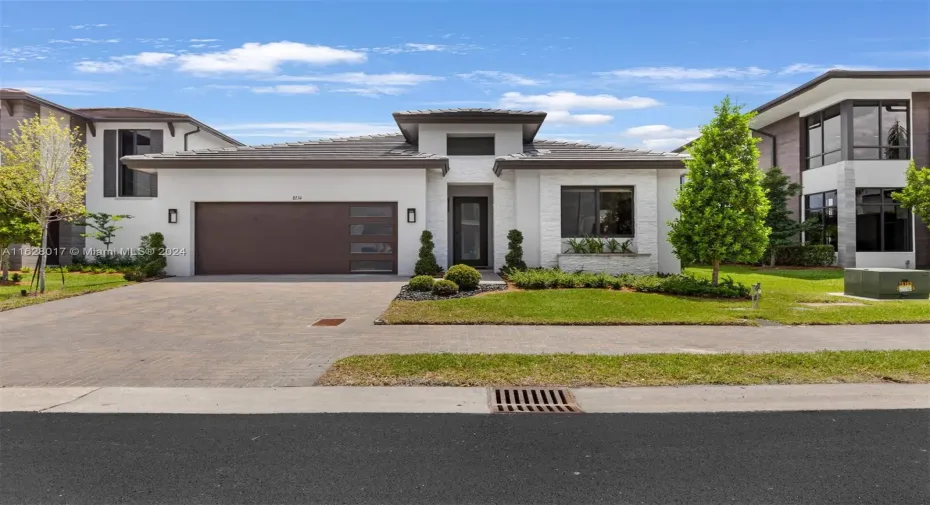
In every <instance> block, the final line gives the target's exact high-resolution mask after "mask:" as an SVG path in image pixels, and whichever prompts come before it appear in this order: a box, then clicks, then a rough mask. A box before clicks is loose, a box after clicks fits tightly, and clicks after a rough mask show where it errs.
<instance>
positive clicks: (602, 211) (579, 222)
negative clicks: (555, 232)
mask: <svg viewBox="0 0 930 505" xmlns="http://www.w3.org/2000/svg"><path fill="white" fill-rule="evenodd" d="M633 209H634V202H633V188H632V187H631V186H624V187H602V188H591V187H572V186H563V187H562V237H564V238H571V237H583V236H585V235H598V236H601V237H633V235H634V231H635V230H634V221H633Z"/></svg>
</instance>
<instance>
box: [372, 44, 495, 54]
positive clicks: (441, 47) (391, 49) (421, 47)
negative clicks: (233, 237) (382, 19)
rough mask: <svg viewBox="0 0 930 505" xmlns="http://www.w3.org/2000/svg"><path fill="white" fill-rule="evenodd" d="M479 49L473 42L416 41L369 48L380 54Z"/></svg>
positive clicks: (460, 51) (454, 51) (453, 51)
mask: <svg viewBox="0 0 930 505" xmlns="http://www.w3.org/2000/svg"><path fill="white" fill-rule="evenodd" d="M474 49H479V47H478V46H476V45H474V44H453V45H447V44H423V43H417V42H407V43H405V44H401V45H399V46H386V47H374V48H371V49H362V50H363V51H365V50H370V51H373V52H376V53H380V54H400V53H453V54H463V53H466V52H468V51H470V50H474Z"/></svg>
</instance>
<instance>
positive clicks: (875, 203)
mask: <svg viewBox="0 0 930 505" xmlns="http://www.w3.org/2000/svg"><path fill="white" fill-rule="evenodd" d="M895 191H898V190H897V189H884V188H882V189H875V188H857V189H856V250H857V251H876V252H878V251H885V252H910V251H912V250H913V248H912V243H913V240H912V239H911V229H912V224H911V210H910V209H908V208H906V207H902V206H901V204H899V203H898V202H896V201H895V200H894V198H892V197H891V194H892V193H893V192H895Z"/></svg>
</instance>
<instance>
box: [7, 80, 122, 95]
mask: <svg viewBox="0 0 930 505" xmlns="http://www.w3.org/2000/svg"><path fill="white" fill-rule="evenodd" d="M4 86H7V87H10V88H14V89H21V90H23V91H26V92H28V93H32V94H34V95H94V94H97V93H106V92H110V91H115V89H116V88H114V87H113V86H112V85H110V84H108V83H103V82H93V81H81V80H45V81H23V82H11V83H6V82H5V83H4Z"/></svg>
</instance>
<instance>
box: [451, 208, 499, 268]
mask: <svg viewBox="0 0 930 505" xmlns="http://www.w3.org/2000/svg"><path fill="white" fill-rule="evenodd" d="M452 262H453V264H463V265H470V266H473V267H475V268H487V267H489V266H490V265H491V261H490V258H488V198H487V197H484V196H457V197H453V198H452Z"/></svg>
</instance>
